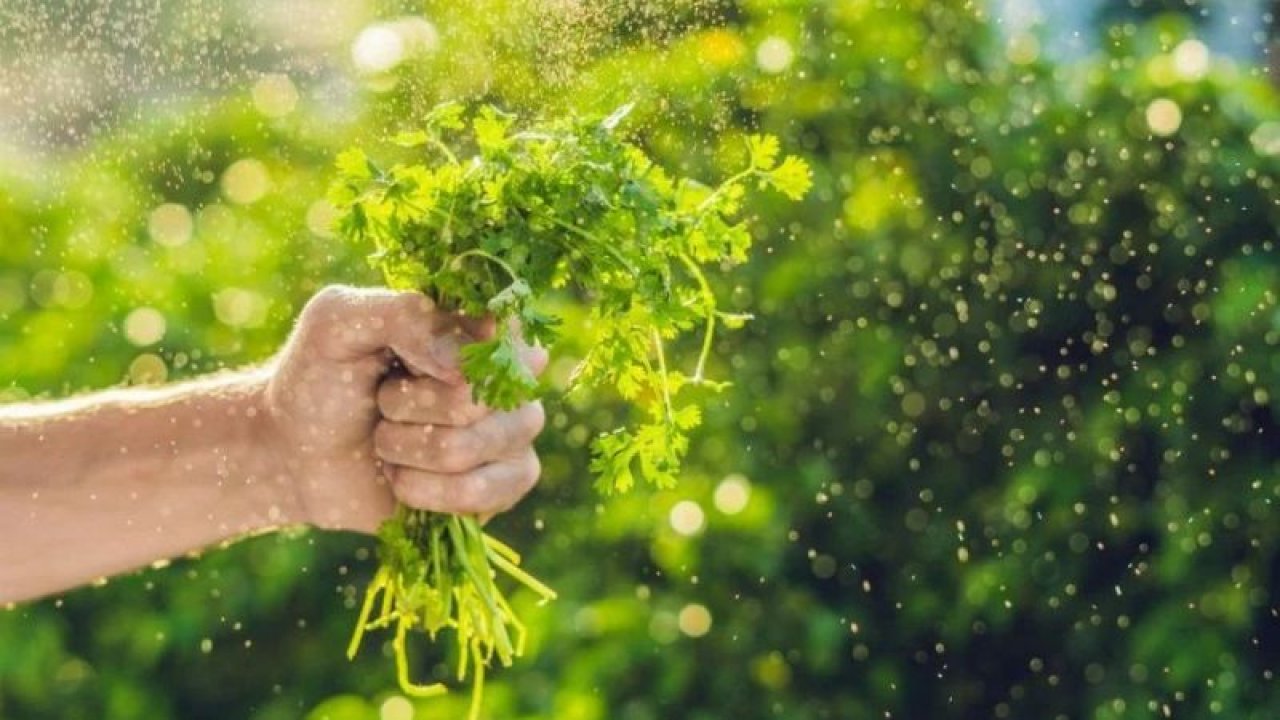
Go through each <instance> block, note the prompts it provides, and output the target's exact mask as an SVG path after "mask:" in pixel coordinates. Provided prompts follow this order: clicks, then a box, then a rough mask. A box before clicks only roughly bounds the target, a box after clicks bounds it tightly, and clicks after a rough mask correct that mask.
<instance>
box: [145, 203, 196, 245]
mask: <svg viewBox="0 0 1280 720" xmlns="http://www.w3.org/2000/svg"><path fill="white" fill-rule="evenodd" d="M194 227H195V223H194V222H193V221H192V219H191V211H190V210H188V209H187V206H186V205H180V204H178V203H165V204H163V205H160V206H158V207H157V208H156V209H154V210H152V211H151V215H150V216H149V217H148V218H147V233H148V234H149V235H150V236H151V240H152V242H154V243H156V244H157V245H164V246H165V247H178V246H179V245H185V244H186V243H187V242H189V241H190V240H191V233H192V230H193V229H194Z"/></svg>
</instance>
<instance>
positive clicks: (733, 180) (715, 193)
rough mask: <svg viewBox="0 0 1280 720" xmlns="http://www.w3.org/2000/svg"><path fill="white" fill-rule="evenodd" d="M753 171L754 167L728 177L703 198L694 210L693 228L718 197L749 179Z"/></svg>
mask: <svg viewBox="0 0 1280 720" xmlns="http://www.w3.org/2000/svg"><path fill="white" fill-rule="evenodd" d="M755 171H756V169H755V168H754V167H749V168H747V169H746V170H743V171H742V172H740V173H738V174H737V175H734V176H732V177H730V178H729V179H728V180H725V181H724V182H722V183H720V185H719V187H717V188H716V189H715V190H712V191H711V194H710V195H708V196H707V197H706V198H704V199H703V201H702V202H700V203H698V207H697V209H696V210H694V212H696V213H697V214H698V218H697V219H696V220H695V221H694V223H693V224H694V227H697V226H698V223H700V222H702V218H703V217H704V216H705V215H706V214H707V211H708V210H710V209H711V207H712V205H711V204H712V202H713V201H714V200H715V199H716V198H718V197H720V195H721V194H722V193H724V191H725V190H728V189H729V188H731V187H733V186H734V185H737V184H738V183H739V182H741V181H743V180H746V179H747V178H749V177H751V176H752V175H753V174H754V173H755Z"/></svg>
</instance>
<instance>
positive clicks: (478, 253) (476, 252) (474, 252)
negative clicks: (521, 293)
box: [453, 248, 520, 282]
mask: <svg viewBox="0 0 1280 720" xmlns="http://www.w3.org/2000/svg"><path fill="white" fill-rule="evenodd" d="M468 256H475V257H478V258H484V259H485V260H488V261H489V262H491V263H493V264H495V265H497V266H498V267H500V268H502V269H503V270H504V271H505V272H506V273H507V276H508V277H510V278H511V281H512V282H515V281H516V280H519V279H520V276H519V275H517V274H516V271H515V270H514V269H512V267H511V266H510V265H508V264H507V262H506V261H505V260H503V259H502V258H500V257H498V256H497V255H494V254H493V253H489V252H485V251H484V250H481V249H480V248H471V249H470V250H464V251H462V252H460V253H458V254H457V255H455V256H453V262H455V263H456V262H458V261H460V260H462V258H465V257H468Z"/></svg>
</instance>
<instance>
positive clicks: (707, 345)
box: [679, 253, 716, 384]
mask: <svg viewBox="0 0 1280 720" xmlns="http://www.w3.org/2000/svg"><path fill="white" fill-rule="evenodd" d="M679 258H680V261H681V262H683V263H684V265H685V267H687V268H688V269H689V274H691V275H693V277H694V279H695V280H697V281H698V287H699V288H700V289H701V291H702V299H703V301H704V302H706V304H707V329H706V330H705V331H704V333H703V335H702V353H701V354H699V355H698V364H697V366H695V368H694V371H693V382H694V383H695V384H696V383H701V382H702V380H703V371H704V370H706V367H707V359H708V358H710V357H711V342H712V340H713V339H714V338H715V334H716V296H715V293H714V292H712V291H711V283H709V282H707V276H706V275H705V274H703V272H702V268H700V267H698V263H697V262H695V261H694V259H693V258H691V257H689V256H688V255H687V254H685V253H680V254H679Z"/></svg>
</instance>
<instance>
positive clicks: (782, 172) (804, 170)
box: [765, 155, 813, 200]
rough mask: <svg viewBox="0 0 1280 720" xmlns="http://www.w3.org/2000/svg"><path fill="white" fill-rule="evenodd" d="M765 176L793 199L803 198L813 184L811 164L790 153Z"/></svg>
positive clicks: (771, 183) (775, 186)
mask: <svg viewBox="0 0 1280 720" xmlns="http://www.w3.org/2000/svg"><path fill="white" fill-rule="evenodd" d="M765 177H766V178H767V179H768V182H769V184H770V185H772V186H773V187H774V188H776V189H777V190H778V191H779V192H781V193H782V194H783V195H786V196H787V197H788V198H791V199H792V200H799V199H800V198H803V197H804V195H805V193H807V192H809V188H810V187H811V186H812V185H813V178H812V174H811V173H810V171H809V164H808V163H806V162H805V161H804V160H801V159H800V158H798V157H796V156H795V155H788V156H787V157H786V158H785V159H783V161H782V164H781V165H779V166H778V167H777V168H775V169H773V170H772V171H771V172H769V174H768V175H766V176H765Z"/></svg>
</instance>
